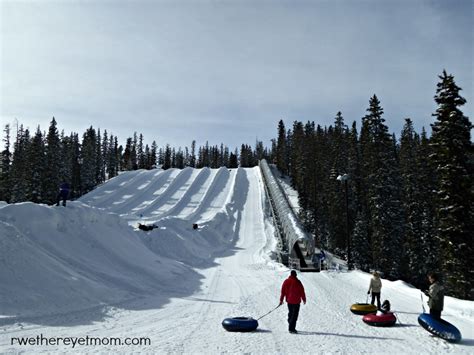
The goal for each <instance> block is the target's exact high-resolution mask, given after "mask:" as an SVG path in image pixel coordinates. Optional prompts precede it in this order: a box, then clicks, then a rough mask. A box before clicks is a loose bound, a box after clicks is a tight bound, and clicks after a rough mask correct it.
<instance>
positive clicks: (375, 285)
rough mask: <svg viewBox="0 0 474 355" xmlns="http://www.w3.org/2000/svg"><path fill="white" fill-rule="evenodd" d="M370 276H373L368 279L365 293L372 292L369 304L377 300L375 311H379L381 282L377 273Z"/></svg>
mask: <svg viewBox="0 0 474 355" xmlns="http://www.w3.org/2000/svg"><path fill="white" fill-rule="evenodd" d="M372 275H373V276H372V278H371V279H370V285H369V291H367V294H370V291H372V301H371V302H370V304H374V303H375V299H376V298H377V309H380V291H381V290H382V280H380V275H379V273H378V272H377V271H374V273H373V274H372Z"/></svg>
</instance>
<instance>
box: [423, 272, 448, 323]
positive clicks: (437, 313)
mask: <svg viewBox="0 0 474 355" xmlns="http://www.w3.org/2000/svg"><path fill="white" fill-rule="evenodd" d="M428 281H429V282H430V289H429V290H428V291H425V295H427V296H428V297H429V300H428V306H429V307H430V315H431V316H432V317H433V318H435V319H438V320H439V319H441V312H442V311H443V306H444V288H443V286H442V285H440V283H439V276H438V274H436V273H434V272H430V273H429V274H428Z"/></svg>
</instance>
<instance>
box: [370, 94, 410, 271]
mask: <svg viewBox="0 0 474 355" xmlns="http://www.w3.org/2000/svg"><path fill="white" fill-rule="evenodd" d="M367 112H368V114H367V115H366V116H365V117H364V118H363V122H362V133H363V134H362V135H361V147H362V154H363V164H364V166H363V171H364V174H365V176H364V178H365V186H366V187H367V190H366V191H367V204H368V211H369V212H370V215H369V218H370V224H369V229H370V231H369V237H370V240H371V242H372V244H371V245H372V257H373V262H374V267H375V268H377V269H380V270H381V271H382V272H384V273H385V274H386V275H387V277H389V278H392V279H395V278H397V277H399V261H400V256H401V255H400V252H401V251H400V249H399V248H398V246H399V245H400V243H401V242H402V240H401V239H402V236H403V234H402V233H403V232H402V231H401V230H400V228H401V226H402V223H401V222H402V216H401V215H400V211H401V206H400V197H399V190H398V189H399V186H400V184H399V175H398V170H397V165H396V157H395V154H394V151H393V142H392V137H391V135H389V134H388V128H387V126H386V125H385V124H384V121H385V119H384V118H383V117H382V115H383V109H382V107H381V106H380V101H379V100H378V98H377V96H376V95H374V96H373V97H372V98H371V99H370V102H369V108H368V109H367Z"/></svg>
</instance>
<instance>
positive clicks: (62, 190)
mask: <svg viewBox="0 0 474 355" xmlns="http://www.w3.org/2000/svg"><path fill="white" fill-rule="evenodd" d="M69 189H70V188H69V184H68V183H67V182H63V183H62V184H61V186H59V193H58V199H57V203H56V206H59V201H61V200H63V206H64V207H66V200H67V198H68V196H69Z"/></svg>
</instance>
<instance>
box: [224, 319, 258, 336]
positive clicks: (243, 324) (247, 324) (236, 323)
mask: <svg viewBox="0 0 474 355" xmlns="http://www.w3.org/2000/svg"><path fill="white" fill-rule="evenodd" d="M222 326H223V327H224V329H225V330H227V331H229V332H252V331H254V330H255V329H257V327H258V322H257V320H255V319H253V318H251V317H234V318H226V319H224V320H223V321H222Z"/></svg>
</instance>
